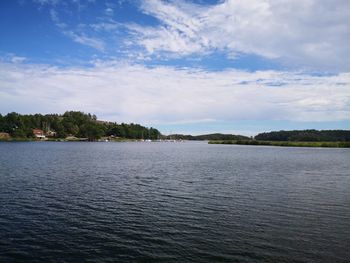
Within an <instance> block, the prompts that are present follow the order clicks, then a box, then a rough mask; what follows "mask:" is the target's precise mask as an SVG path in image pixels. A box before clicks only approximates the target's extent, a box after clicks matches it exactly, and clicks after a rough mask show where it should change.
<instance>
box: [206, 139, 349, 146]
mask: <svg viewBox="0 0 350 263" xmlns="http://www.w3.org/2000/svg"><path fill="white" fill-rule="evenodd" d="M209 144H238V145H262V146H264V145H265V146H285V147H329V148H350V142H291V141H256V140H237V141H233V140H225V141H209Z"/></svg>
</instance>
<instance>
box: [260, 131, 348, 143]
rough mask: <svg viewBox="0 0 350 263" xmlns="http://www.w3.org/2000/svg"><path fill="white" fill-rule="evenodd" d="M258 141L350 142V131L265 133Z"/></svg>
mask: <svg viewBox="0 0 350 263" xmlns="http://www.w3.org/2000/svg"><path fill="white" fill-rule="evenodd" d="M254 139H255V140H258V141H295V142H348V141H350V131H349V130H321V131H318V130H294V131H273V132H264V133H260V134H258V135H256V136H255V137H254Z"/></svg>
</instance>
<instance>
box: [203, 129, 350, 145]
mask: <svg viewBox="0 0 350 263" xmlns="http://www.w3.org/2000/svg"><path fill="white" fill-rule="evenodd" d="M209 143H210V144H238V145H265V146H288V147H336V148H345V147H350V131H349V130H322V131H318V130H294V131H273V132H264V133H260V134H258V135H256V136H255V137H254V138H251V139H248V140H246V139H243V140H242V139H238V140H237V139H236V140H211V141H209Z"/></svg>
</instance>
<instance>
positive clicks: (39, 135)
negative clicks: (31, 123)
mask: <svg viewBox="0 0 350 263" xmlns="http://www.w3.org/2000/svg"><path fill="white" fill-rule="evenodd" d="M33 134H34V136H35V138H37V139H41V140H44V139H45V133H44V131H43V130H40V129H34V130H33Z"/></svg>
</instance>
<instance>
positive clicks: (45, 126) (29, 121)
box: [0, 111, 161, 141]
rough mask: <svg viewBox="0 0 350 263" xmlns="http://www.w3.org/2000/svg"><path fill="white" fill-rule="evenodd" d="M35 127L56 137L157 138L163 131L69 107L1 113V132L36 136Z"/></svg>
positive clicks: (29, 136) (26, 136) (92, 138)
mask: <svg viewBox="0 0 350 263" xmlns="http://www.w3.org/2000/svg"><path fill="white" fill-rule="evenodd" d="M33 129H41V130H43V131H44V132H45V133H46V134H48V133H51V134H53V135H54V136H53V137H54V138H66V137H67V136H75V137H78V138H87V139H88V140H91V141H93V140H97V139H99V138H101V137H104V136H114V137H121V138H128V139H157V138H159V136H160V135H161V134H160V132H159V131H158V130H157V129H154V128H147V127H144V126H141V125H140V124H134V123H131V124H126V123H121V124H117V123H115V122H105V121H99V120H97V117H96V115H91V114H90V113H84V112H80V111H67V112H65V113H64V114H62V115H60V114H46V115H42V114H33V115H30V114H28V115H21V114H18V113H16V112H11V113H8V114H7V115H4V116H2V115H1V114H0V132H2V133H8V134H9V135H10V136H11V137H12V138H22V139H25V138H28V139H30V138H34V134H33Z"/></svg>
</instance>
